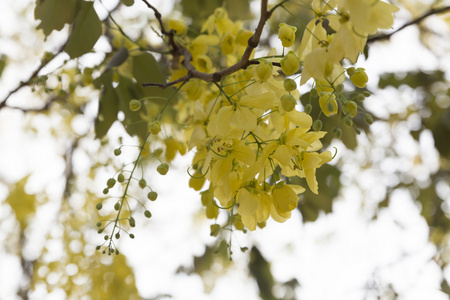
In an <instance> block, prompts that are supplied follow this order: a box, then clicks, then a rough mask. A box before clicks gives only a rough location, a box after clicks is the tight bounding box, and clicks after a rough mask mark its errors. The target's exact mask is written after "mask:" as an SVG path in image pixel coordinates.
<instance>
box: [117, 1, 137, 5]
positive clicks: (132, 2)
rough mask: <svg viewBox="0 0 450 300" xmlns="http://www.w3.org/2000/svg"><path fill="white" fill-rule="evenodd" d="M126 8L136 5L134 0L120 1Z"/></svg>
mask: <svg viewBox="0 0 450 300" xmlns="http://www.w3.org/2000/svg"><path fill="white" fill-rule="evenodd" d="M120 2H122V3H123V4H124V5H125V6H132V5H133V4H134V0H120Z"/></svg>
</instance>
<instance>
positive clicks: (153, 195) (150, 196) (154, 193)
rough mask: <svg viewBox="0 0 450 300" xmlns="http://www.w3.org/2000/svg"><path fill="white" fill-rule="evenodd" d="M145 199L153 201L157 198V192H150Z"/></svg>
mask: <svg viewBox="0 0 450 300" xmlns="http://www.w3.org/2000/svg"><path fill="white" fill-rule="evenodd" d="M147 198H148V199H149V200H151V201H155V200H156V198H158V193H157V192H154V191H151V192H149V193H148V194H147Z"/></svg>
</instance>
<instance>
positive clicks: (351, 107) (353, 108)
mask: <svg viewBox="0 0 450 300" xmlns="http://www.w3.org/2000/svg"><path fill="white" fill-rule="evenodd" d="M347 109H348V113H349V114H350V116H352V117H355V116H356V114H357V113H358V105H356V102H355V101H349V102H347Z"/></svg>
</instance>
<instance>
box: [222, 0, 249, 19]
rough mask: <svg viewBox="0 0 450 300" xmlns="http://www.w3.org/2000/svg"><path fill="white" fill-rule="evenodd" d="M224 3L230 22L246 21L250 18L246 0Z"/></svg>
mask: <svg viewBox="0 0 450 300" xmlns="http://www.w3.org/2000/svg"><path fill="white" fill-rule="evenodd" d="M224 2H225V8H226V9H227V12H228V16H229V17H230V19H231V20H248V19H249V18H251V16H252V14H251V12H250V4H249V1H248V0H225V1H224Z"/></svg>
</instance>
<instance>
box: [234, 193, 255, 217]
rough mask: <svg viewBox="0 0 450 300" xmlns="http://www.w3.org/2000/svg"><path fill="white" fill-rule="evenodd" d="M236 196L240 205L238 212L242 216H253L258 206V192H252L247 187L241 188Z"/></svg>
mask: <svg viewBox="0 0 450 300" xmlns="http://www.w3.org/2000/svg"><path fill="white" fill-rule="evenodd" d="M236 198H237V199H238V200H237V201H238V203H239V207H238V210H237V211H238V213H239V214H240V215H241V216H251V215H253V214H254V213H255V212H256V209H257V208H258V198H257V195H256V194H252V193H250V192H249V191H248V190H247V189H246V188H241V189H240V190H239V191H238V193H237V195H236Z"/></svg>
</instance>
